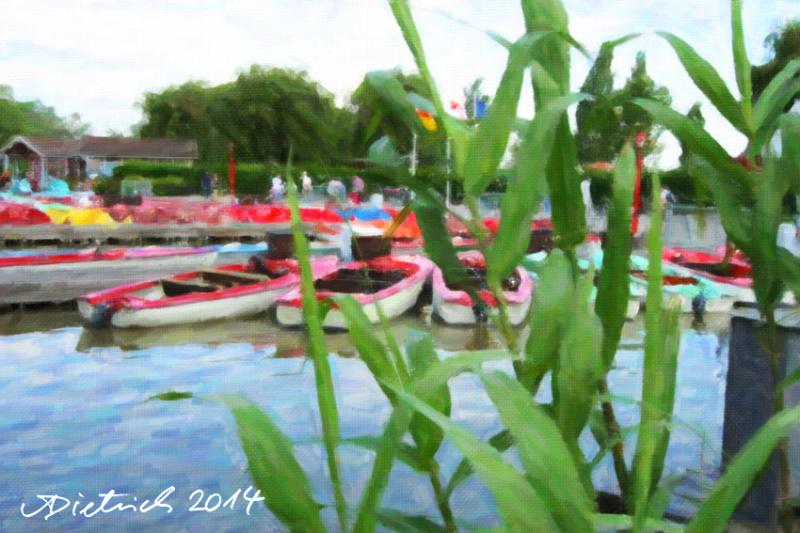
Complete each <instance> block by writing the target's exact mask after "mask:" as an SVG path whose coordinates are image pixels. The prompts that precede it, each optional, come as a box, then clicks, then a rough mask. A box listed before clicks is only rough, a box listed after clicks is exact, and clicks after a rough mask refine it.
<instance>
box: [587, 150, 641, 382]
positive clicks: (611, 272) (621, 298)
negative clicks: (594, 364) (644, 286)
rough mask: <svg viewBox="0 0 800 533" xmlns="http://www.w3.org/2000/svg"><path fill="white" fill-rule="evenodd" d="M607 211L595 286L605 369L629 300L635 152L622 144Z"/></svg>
mask: <svg viewBox="0 0 800 533" xmlns="http://www.w3.org/2000/svg"><path fill="white" fill-rule="evenodd" d="M612 186H613V189H612V191H613V196H612V201H611V205H610V206H609V210H608V239H607V244H606V247H605V250H604V253H603V268H602V270H601V271H600V277H599V280H598V283H597V299H596V301H595V312H596V313H597V316H599V317H600V321H601V322H602V323H603V348H602V350H603V364H604V365H605V368H606V369H608V368H610V366H611V363H612V361H613V360H614V355H615V354H616V352H617V345H618V344H619V339H620V337H621V336H622V327H623V325H624V324H625V312H626V310H627V307H628V299H629V298H630V281H629V279H628V276H629V274H630V257H631V246H632V238H631V206H632V205H633V190H634V188H635V186H636V153H635V152H634V150H633V148H632V147H631V145H630V144H626V145H625V146H624V147H623V149H622V153H621V154H620V157H619V160H618V161H617V165H616V168H615V169H614V182H613V185H612Z"/></svg>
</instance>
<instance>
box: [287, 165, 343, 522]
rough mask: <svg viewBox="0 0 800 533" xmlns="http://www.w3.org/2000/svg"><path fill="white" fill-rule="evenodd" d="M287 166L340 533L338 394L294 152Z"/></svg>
mask: <svg viewBox="0 0 800 533" xmlns="http://www.w3.org/2000/svg"><path fill="white" fill-rule="evenodd" d="M289 154H290V155H289V161H288V162H287V164H286V183H287V190H288V200H289V210H290V212H291V217H292V218H291V220H292V235H293V238H294V249H295V254H296V256H297V262H298V264H299V265H300V286H301V289H302V295H303V318H304V320H305V323H306V331H307V332H308V337H309V344H308V350H309V352H310V355H311V358H312V361H313V362H314V378H315V381H316V385H317V402H318V404H319V414H320V418H321V419H322V436H323V442H324V443H325V454H326V456H327V462H328V473H329V474H330V477H331V483H332V484H333V495H334V501H335V507H336V515H337V517H338V520H339V527H340V529H341V531H347V502H346V501H345V499H344V493H343V491H342V484H341V476H340V473H339V463H338V461H337V458H336V447H337V446H338V444H339V438H340V437H339V412H338V409H337V407H336V395H335V393H334V390H333V378H332V377H331V367H330V365H329V363H328V348H327V347H326V346H325V336H324V333H323V330H322V315H321V311H320V305H319V302H318V301H317V295H316V291H315V290H314V275H313V271H312V269H311V261H310V254H309V251H308V241H307V240H306V237H305V235H304V227H303V220H302V218H301V217H300V208H299V207H298V203H297V185H296V184H295V182H294V180H293V179H292V175H291V172H292V166H291V149H290V150H289Z"/></svg>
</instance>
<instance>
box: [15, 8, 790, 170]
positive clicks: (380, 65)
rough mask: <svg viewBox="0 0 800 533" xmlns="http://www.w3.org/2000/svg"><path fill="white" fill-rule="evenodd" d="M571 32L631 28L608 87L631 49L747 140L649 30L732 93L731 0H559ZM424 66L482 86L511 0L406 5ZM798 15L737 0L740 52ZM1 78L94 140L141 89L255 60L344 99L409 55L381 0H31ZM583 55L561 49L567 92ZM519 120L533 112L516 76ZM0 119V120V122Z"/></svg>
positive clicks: (669, 157) (672, 150)
mask: <svg viewBox="0 0 800 533" xmlns="http://www.w3.org/2000/svg"><path fill="white" fill-rule="evenodd" d="M563 1H564V4H565V6H566V9H567V11H568V13H569V16H570V30H571V33H572V34H573V35H574V36H575V37H576V38H577V39H578V40H579V41H580V42H582V43H583V44H584V45H585V46H586V47H587V48H588V49H589V50H590V52H592V53H596V51H597V50H598V49H599V47H600V45H601V44H602V42H603V41H606V40H610V39H614V38H616V37H619V36H621V35H624V34H627V33H630V32H638V33H642V36H641V37H639V38H637V39H635V40H633V41H630V42H629V43H627V44H625V45H623V46H621V47H619V48H618V49H617V51H616V54H615V60H614V63H613V71H614V73H615V80H616V84H617V85H618V86H620V85H622V84H623V83H624V81H625V79H626V78H627V76H628V74H629V73H630V70H631V67H632V65H633V61H634V58H635V55H636V52H637V51H638V50H643V51H645V52H646V54H647V59H648V71H649V73H650V75H651V77H652V78H653V79H655V80H656V82H657V83H659V84H663V85H666V86H667V87H668V88H669V89H670V92H671V93H672V96H673V107H675V108H676V109H677V110H679V111H681V112H686V111H687V110H688V109H689V107H691V105H692V104H693V103H694V102H697V101H700V102H702V103H703V113H704V115H705V116H706V120H707V124H706V127H707V129H708V130H709V131H710V132H711V133H712V135H714V136H715V137H716V138H717V139H718V140H719V141H720V142H721V143H722V144H723V146H725V147H726V148H727V149H728V150H729V151H730V152H731V153H735V154H738V153H739V152H741V151H742V149H743V148H744V145H745V140H744V137H743V136H741V135H740V134H739V133H738V132H736V130H734V129H733V128H732V127H731V126H730V125H729V124H728V123H727V122H726V121H725V120H724V119H723V118H722V117H721V116H720V115H719V114H718V113H717V112H716V110H715V109H713V106H711V105H710V103H708V101H707V100H706V99H705V98H704V97H703V95H702V94H701V93H700V92H699V90H697V88H696V87H695V86H694V85H693V83H692V82H691V80H690V79H689V77H688V76H687V75H686V73H685V72H684V71H683V68H682V67H681V65H680V63H679V62H678V60H677V59H676V57H675V54H674V52H673V51H672V49H671V48H670V47H669V46H668V45H667V44H666V42H664V41H663V40H662V39H660V38H659V37H657V36H655V35H653V32H654V31H670V32H674V33H676V34H678V35H679V36H681V37H683V38H684V39H686V40H687V41H688V42H689V43H690V44H692V46H694V47H695V49H697V50H698V51H699V52H700V53H701V55H703V56H704V57H705V58H706V59H708V60H709V61H710V62H711V64H712V65H714V66H715V68H717V70H718V71H719V72H720V73H721V75H722V76H723V78H724V79H725V81H726V82H727V83H728V85H729V87H730V88H731V91H732V92H733V93H734V94H738V92H737V89H736V83H735V77H734V71H733V59H732V56H731V47H730V39H731V37H730V12H729V9H730V8H729V0H563ZM412 7H413V10H414V15H415V18H416V20H417V24H418V26H419V30H420V33H421V35H422V39H423V43H424V45H425V49H426V52H427V55H428V60H429V64H430V67H431V70H432V72H433V75H434V77H435V78H436V81H437V84H438V86H439V90H440V93H441V94H442V97H443V98H444V99H445V100H446V101H449V100H453V99H461V98H462V90H463V87H464V86H466V85H468V84H469V83H470V82H471V81H472V80H474V79H475V78H477V77H482V78H484V80H485V82H484V89H485V90H486V91H487V92H488V93H489V94H492V93H493V92H494V90H495V89H496V86H497V83H498V81H499V79H500V76H501V75H502V72H503V68H504V66H505V62H506V57H507V53H506V51H505V49H503V48H502V47H500V46H499V45H498V44H496V43H495V42H494V41H492V40H491V39H490V38H488V37H487V36H486V35H485V33H484V31H483V30H492V31H494V32H496V33H498V34H500V35H503V36H504V37H506V38H508V39H511V40H513V39H516V38H518V37H519V36H521V35H522V33H523V31H524V27H523V22H522V17H521V10H520V5H519V2H518V1H516V0H483V1H477V0H412ZM794 17H800V0H758V1H756V0H745V1H744V20H745V33H746V36H747V43H746V45H747V49H748V54H749V56H750V59H751V61H752V62H753V63H754V64H760V63H762V62H763V61H764V60H765V59H766V50H765V48H764V46H763V41H764V38H765V37H766V36H767V35H768V34H769V33H770V32H772V31H774V30H775V28H776V27H777V26H779V25H780V24H781V23H782V22H783V21H785V20H787V19H790V18H794ZM2 21H3V24H2V28H3V29H2V30H1V31H0V84H7V85H11V87H12V88H13V89H14V95H15V98H16V99H17V100H33V99H39V100H41V101H42V102H43V103H45V104H47V105H50V106H53V107H55V109H56V112H57V113H59V114H60V115H68V114H70V113H73V112H78V113H80V115H81V117H82V119H83V120H84V121H86V122H89V123H90V124H91V126H92V128H91V132H92V133H94V134H96V135H103V134H106V133H107V132H108V131H109V130H116V131H122V132H125V133H127V132H129V131H130V127H131V126H132V125H133V124H135V123H137V122H139V121H140V120H141V118H142V114H141V110H140V109H139V108H138V107H137V102H140V101H141V100H142V95H143V94H144V93H145V92H148V91H160V90H162V89H164V88H165V87H167V86H169V85H174V84H181V83H183V82H185V81H188V80H190V79H195V80H205V81H207V82H209V83H211V84H219V83H225V82H228V81H231V80H232V79H234V78H235V76H236V74H237V73H238V72H239V71H240V70H244V69H246V68H247V67H249V65H251V64H253V63H258V64H265V65H272V66H281V67H292V68H300V69H304V70H307V71H308V72H309V74H310V76H311V77H312V78H313V79H315V80H317V81H319V82H320V83H321V84H322V85H323V86H324V87H326V88H327V89H328V90H329V91H331V92H332V93H333V94H334V95H335V96H336V98H337V101H338V102H339V103H340V104H342V103H346V102H347V101H348V97H349V95H350V93H352V91H353V90H354V89H355V88H356V87H357V86H358V84H359V83H360V82H361V80H362V79H363V76H364V74H365V73H366V72H368V71H370V70H383V69H390V68H395V67H400V68H402V69H404V70H405V71H413V70H414V61H413V58H412V57H411V54H410V53H409V52H408V49H407V48H406V46H405V43H404V41H403V39H402V36H401V34H400V31H399V29H398V28H397V26H396V24H395V22H394V19H393V17H392V14H391V11H390V9H389V7H388V5H387V3H386V1H385V0H225V1H223V0H159V1H154V0H28V1H26V2H25V3H22V4H19V5H18V8H15V9H10V10H3V15H2ZM590 67H591V60H590V59H587V58H585V57H583V56H581V55H580V54H578V53H577V52H574V53H573V57H572V88H573V90H578V88H579V87H580V85H581V83H582V81H583V79H584V78H585V76H586V73H587V72H588V70H589V68H590ZM519 114H520V116H524V117H530V116H532V115H533V104H532V95H531V92H530V84H529V83H525V84H524V86H523V94H522V97H521V100H520V107H519ZM0 120H1V118H0ZM662 141H663V145H664V149H663V151H662V152H661V153H660V154H659V155H657V156H655V157H654V159H653V161H651V162H650V163H651V164H654V165H657V166H659V167H662V168H670V167H672V166H674V165H675V164H676V163H677V157H678V155H679V154H680V149H679V148H678V146H677V143H676V142H675V140H674V139H673V138H671V136H670V135H668V134H667V135H665V136H664V137H663V138H662Z"/></svg>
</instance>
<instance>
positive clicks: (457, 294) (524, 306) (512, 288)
mask: <svg viewBox="0 0 800 533" xmlns="http://www.w3.org/2000/svg"><path fill="white" fill-rule="evenodd" d="M458 258H459V259H460V260H461V263H462V264H463V265H464V266H465V267H466V268H467V273H468V274H469V275H470V277H471V278H472V280H473V282H474V283H475V285H476V288H477V292H478V296H479V297H480V299H481V301H482V304H484V305H485V306H488V307H489V308H492V309H495V308H497V305H498V302H497V300H495V298H494V295H493V294H492V293H491V292H490V291H489V290H488V289H487V288H486V261H485V260H484V258H483V255H482V254H481V253H480V252H478V251H474V250H473V251H468V252H461V253H459V254H458ZM532 294H533V281H532V280H531V278H530V276H529V275H528V273H527V272H526V271H525V269H524V268H522V267H521V266H520V267H517V268H516V269H515V270H514V272H513V273H512V274H511V276H509V277H508V278H507V279H506V280H504V281H503V297H504V298H505V300H506V303H507V305H508V317H509V321H510V322H511V324H512V325H515V326H517V325H519V324H521V323H522V322H523V320H525V317H526V316H528V310H529V309H530V306H531V296H532ZM475 307H476V305H475V303H474V302H473V301H472V299H471V298H470V296H469V294H467V293H466V291H463V290H460V289H457V288H454V287H449V286H448V285H447V283H446V282H445V279H444V275H443V274H442V271H441V269H439V268H437V269H436V270H435V271H434V273H433V312H434V313H435V314H436V315H437V316H438V317H439V318H441V319H442V320H443V321H444V322H446V323H448V324H463V325H467V324H476V323H478V322H479V321H480V319H479V316H478V315H479V314H480V311H479V312H478V313H476V311H475ZM478 307H480V306H478Z"/></svg>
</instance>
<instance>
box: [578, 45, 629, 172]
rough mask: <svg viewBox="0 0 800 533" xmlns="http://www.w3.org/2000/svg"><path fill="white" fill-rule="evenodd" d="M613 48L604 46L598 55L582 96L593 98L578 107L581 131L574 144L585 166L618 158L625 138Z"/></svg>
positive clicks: (584, 85)
mask: <svg viewBox="0 0 800 533" xmlns="http://www.w3.org/2000/svg"><path fill="white" fill-rule="evenodd" d="M613 59H614V48H613V47H612V46H607V45H603V46H602V47H601V48H600V53H599V54H598V55H597V59H596V60H595V62H594V64H593V65H592V68H591V69H590V70H589V74H588V75H587V76H586V80H585V81H584V82H583V85H582V86H581V92H582V93H586V94H591V95H592V96H594V99H593V100H585V101H582V102H581V103H579V104H578V108H577V110H576V111H575V118H576V121H577V125H578V131H577V133H576V135H575V140H576V142H577V144H578V160H579V161H581V162H582V163H593V162H595V161H611V160H612V159H614V157H616V154H617V153H618V151H617V146H622V144H623V142H624V138H623V137H622V131H621V128H620V126H619V116H618V114H617V112H616V109H615V106H614V103H613V101H612V100H613V98H614V75H613V74H612V73H611V62H612V60H613Z"/></svg>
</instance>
